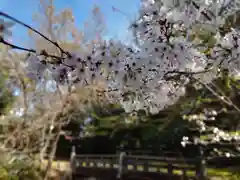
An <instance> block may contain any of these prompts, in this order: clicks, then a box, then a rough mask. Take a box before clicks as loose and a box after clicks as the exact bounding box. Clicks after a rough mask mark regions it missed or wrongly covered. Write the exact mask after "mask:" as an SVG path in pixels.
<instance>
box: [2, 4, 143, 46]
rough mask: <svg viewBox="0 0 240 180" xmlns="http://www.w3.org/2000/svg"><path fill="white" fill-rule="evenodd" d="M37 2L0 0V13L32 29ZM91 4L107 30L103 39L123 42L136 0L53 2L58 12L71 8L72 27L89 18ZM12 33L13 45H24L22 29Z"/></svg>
mask: <svg viewBox="0 0 240 180" xmlns="http://www.w3.org/2000/svg"><path fill="white" fill-rule="evenodd" d="M38 2H39V0H0V10H1V11H3V12H6V13H8V14H9V15H11V16H14V17H17V18H18V19H20V20H21V21H23V22H25V23H27V24H30V25H32V26H33V27H34V22H33V20H32V15H33V14H34V13H36V12H37V11H38V9H39V6H38ZM94 4H97V5H98V6H100V8H101V11H102V12H103V15H104V18H105V21H106V24H107V28H108V31H107V36H108V37H118V38H120V39H122V40H124V37H125V36H126V30H127V27H128V24H129V21H130V20H134V19H135V18H136V17H137V12H138V8H139V6H140V0H55V6H56V8H57V10H58V11H60V10H61V9H63V8H71V9H72V11H73V14H74V16H75V20H76V25H77V27H79V28H80V27H82V26H83V22H85V21H86V20H87V19H88V18H89V16H90V13H91V9H92V7H93V6H94ZM112 6H114V7H115V8H118V9H120V10H121V11H122V12H124V13H125V14H126V15H127V17H126V16H124V15H123V14H121V13H118V12H113V10H112ZM13 32H14V36H13V37H12V41H13V42H15V43H16V44H18V45H23V44H27V38H26V37H27V33H26V32H27V31H26V29H24V28H21V27H20V26H18V25H16V26H15V27H14V28H13ZM19 43H20V44H19Z"/></svg>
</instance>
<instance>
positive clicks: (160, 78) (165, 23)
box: [26, 0, 239, 113]
mask: <svg viewBox="0 0 240 180" xmlns="http://www.w3.org/2000/svg"><path fill="white" fill-rule="evenodd" d="M169 2H170V1H169ZM169 2H168V1H164V0H163V1H156V2H155V1H154V0H142V6H141V9H140V16H139V19H138V20H137V21H136V22H134V23H133V24H132V25H131V28H132V30H133V31H134V32H135V34H136V39H137V40H138V42H139V43H138V46H137V48H135V47H131V46H127V45H125V44H124V43H121V42H119V41H113V40H111V41H109V42H102V43H100V44H98V45H94V44H93V45H92V46H91V48H88V49H84V50H82V52H77V53H73V52H65V53H63V55H62V57H59V58H54V59H51V60H49V58H46V57H47V53H46V52H45V53H41V56H36V55H35V54H31V55H30V56H29V58H28V59H27V61H26V72H27V75H28V77H29V78H31V79H33V80H36V81H37V80H41V79H42V78H43V76H45V75H46V73H48V74H50V75H51V77H52V78H53V79H54V80H55V81H56V82H57V83H59V84H62V85H66V84H71V85H74V84H78V85H82V86H87V85H89V84H92V83H94V82H96V81H103V82H106V83H105V84H106V85H107V90H106V92H107V94H108V97H109V99H110V100H114V101H118V102H121V103H122V104H123V107H124V108H125V109H126V111H128V112H131V111H134V110H139V109H146V110H150V112H151V113H157V112H158V111H159V110H161V109H162V108H164V107H165V106H168V105H171V104H174V103H175V102H176V101H177V100H178V98H179V97H180V96H182V95H184V93H185V85H186V84H188V83H189V80H190V79H191V78H192V77H194V78H195V79H198V80H199V81H202V82H204V83H206V82H209V81H211V80H212V79H213V78H214V77H215V76H216V72H217V70H219V68H221V67H222V65H225V66H224V68H229V69H230V70H231V71H232V72H235V74H236V72H238V70H239V65H238V63H239V55H238V54H239V50H238V49H239V47H238V41H239V32H238V31H237V30H235V29H233V30H232V31H231V32H229V33H227V34H226V35H225V37H219V36H220V35H219V33H218V31H219V27H220V26H222V25H223V23H224V20H225V19H224V18H222V17H221V16H219V14H220V13H218V10H219V9H221V7H220V5H219V4H216V3H219V2H215V4H214V3H213V2H212V3H210V4H209V2H208V3H206V2H205V1H203V2H202V1H201V2H200V1H194V0H192V1H191V0H188V1H179V2H181V3H178V6H176V5H174V6H173V4H171V3H170V4H169ZM214 5H218V6H217V7H218V8H219V9H216V7H215V6H214ZM214 7H215V8H214ZM213 9H214V11H213ZM235 9H236V8H235ZM196 24H197V25H199V24H201V25H202V27H205V28H206V27H207V28H206V29H207V30H208V31H212V32H215V33H216V35H217V36H216V39H217V43H216V45H215V47H214V48H212V49H211V53H210V54H206V53H204V52H203V50H202V48H199V46H197V45H196V42H193V41H192V40H191V38H190V35H191V34H193V33H194V30H193V27H194V26H195V25H196ZM200 43H201V42H199V44H200ZM226 46H227V47H226ZM236 64H237V65H236ZM204 71H206V72H205V73H201V72H204ZM172 74H173V75H179V78H178V80H174V81H172V80H171V81H169V76H170V77H171V75H172Z"/></svg>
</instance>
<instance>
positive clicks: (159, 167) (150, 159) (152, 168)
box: [70, 148, 206, 180]
mask: <svg viewBox="0 0 240 180" xmlns="http://www.w3.org/2000/svg"><path fill="white" fill-rule="evenodd" d="M120 157H121V158H120ZM204 164H205V161H204V160H203V159H201V158H195V159H176V158H167V157H154V156H133V155H124V156H123V155H122V156H121V155H116V154H112V155H91V154H89V155H86V154H85V155H76V153H75V148H73V151H72V155H71V160H70V166H71V170H72V173H73V174H77V173H78V172H82V171H83V169H89V168H92V169H94V168H95V169H96V168H97V169H105V170H106V169H108V170H109V171H111V170H115V171H117V174H116V176H118V177H119V178H121V176H122V175H124V174H128V173H132V172H134V173H140V172H144V173H145V172H146V173H159V174H163V173H165V174H167V175H169V176H172V175H176V174H178V175H181V176H183V177H184V178H187V177H188V176H189V175H190V174H191V176H195V177H196V178H197V179H201V180H204V179H206V173H205V172H206V170H205V168H204Z"/></svg>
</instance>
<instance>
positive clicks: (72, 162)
mask: <svg viewBox="0 0 240 180" xmlns="http://www.w3.org/2000/svg"><path fill="white" fill-rule="evenodd" d="M70 172H71V179H72V180H75V172H76V148H75V146H72V151H71V156H70Z"/></svg>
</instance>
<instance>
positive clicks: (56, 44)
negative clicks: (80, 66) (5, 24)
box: [0, 11, 66, 54]
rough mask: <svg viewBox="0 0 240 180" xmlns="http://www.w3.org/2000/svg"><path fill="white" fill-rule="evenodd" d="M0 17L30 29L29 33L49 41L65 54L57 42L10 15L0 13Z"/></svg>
mask: <svg viewBox="0 0 240 180" xmlns="http://www.w3.org/2000/svg"><path fill="white" fill-rule="evenodd" d="M0 16H3V17H5V18H8V19H10V20H12V21H14V22H16V23H18V24H20V25H22V26H24V27H26V28H28V29H30V30H31V31H33V32H35V33H37V34H38V35H40V36H41V37H43V38H44V39H46V40H47V41H49V42H50V43H52V44H53V45H55V46H56V47H57V48H58V49H59V50H60V51H61V53H64V54H66V52H65V51H64V50H63V49H62V48H61V47H60V46H59V45H58V43H57V42H54V41H52V40H51V39H49V38H48V37H46V36H45V35H43V34H42V33H40V32H39V31H37V30H36V29H34V28H32V27H31V26H29V25H27V24H25V23H23V22H22V21H20V20H18V19H16V18H14V17H12V16H10V15H8V14H6V13H4V12H2V11H0Z"/></svg>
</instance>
